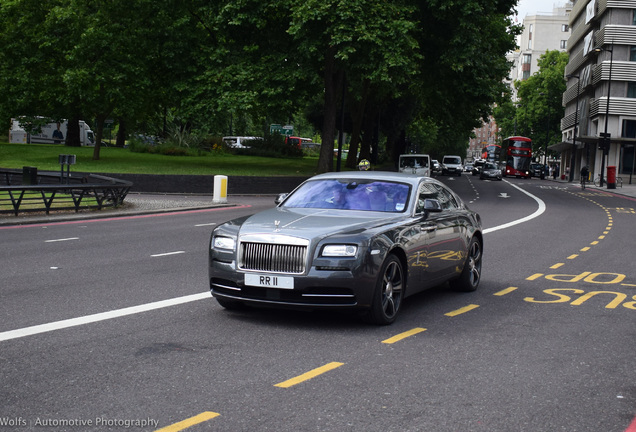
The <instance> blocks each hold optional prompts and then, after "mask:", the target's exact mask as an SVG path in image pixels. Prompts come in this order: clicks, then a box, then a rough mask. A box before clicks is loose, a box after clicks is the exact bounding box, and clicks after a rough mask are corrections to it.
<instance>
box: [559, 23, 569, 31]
mask: <svg viewBox="0 0 636 432" xmlns="http://www.w3.org/2000/svg"><path fill="white" fill-rule="evenodd" d="M561 31H562V32H568V31H570V26H569V25H567V24H561Z"/></svg>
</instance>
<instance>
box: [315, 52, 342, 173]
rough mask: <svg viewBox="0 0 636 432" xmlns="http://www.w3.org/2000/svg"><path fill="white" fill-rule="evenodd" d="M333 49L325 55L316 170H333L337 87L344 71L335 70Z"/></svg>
mask: <svg viewBox="0 0 636 432" xmlns="http://www.w3.org/2000/svg"><path fill="white" fill-rule="evenodd" d="M335 63H336V59H335V57H334V50H333V49H329V50H328V51H327V54H326V55H325V106H324V114H325V120H324V123H323V126H322V145H321V146H320V156H319V158H318V172H321V173H323V172H330V171H333V144H334V141H335V136H336V117H337V112H338V105H337V104H338V89H339V88H340V86H341V85H342V80H343V77H344V72H342V71H338V70H336V65H335Z"/></svg>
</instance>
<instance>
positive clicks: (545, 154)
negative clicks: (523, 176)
mask: <svg viewBox="0 0 636 432" xmlns="http://www.w3.org/2000/svg"><path fill="white" fill-rule="evenodd" d="M541 95H542V96H545V93H543V92H541ZM547 96H548V97H547V100H546V102H547V103H546V105H547V106H548V121H547V123H546V129H545V149H544V151H543V168H542V169H541V180H543V179H544V178H545V170H546V168H547V167H548V142H549V141H550V89H549V88H548V94H547Z"/></svg>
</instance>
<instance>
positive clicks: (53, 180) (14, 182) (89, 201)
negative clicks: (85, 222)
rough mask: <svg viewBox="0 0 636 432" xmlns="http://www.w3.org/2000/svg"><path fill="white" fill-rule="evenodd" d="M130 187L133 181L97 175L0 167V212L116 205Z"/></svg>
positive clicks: (120, 202)
mask: <svg viewBox="0 0 636 432" xmlns="http://www.w3.org/2000/svg"><path fill="white" fill-rule="evenodd" d="M131 187H132V182H129V181H125V180H118V179H115V178H112V177H106V176H101V175H96V174H86V175H77V174H70V173H69V174H66V175H65V174H64V173H63V172H62V173H55V172H42V173H38V172H37V170H36V169H35V168H31V167H24V169H22V170H12V169H0V214H7V213H13V214H15V215H16V216H18V215H19V213H20V212H46V214H49V213H50V212H51V211H58V210H66V211H68V210H75V212H78V211H80V210H85V209H86V210H88V209H97V210H101V209H103V208H104V207H118V206H120V205H122V204H123V202H124V199H125V198H126V195H128V192H129V191H130V188H131Z"/></svg>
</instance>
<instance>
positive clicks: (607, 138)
mask: <svg viewBox="0 0 636 432" xmlns="http://www.w3.org/2000/svg"><path fill="white" fill-rule="evenodd" d="M594 51H595V52H597V53H600V52H601V51H609V53H610V66H609V77H608V79H607V106H606V107H605V133H604V134H602V138H601V142H602V143H603V145H602V147H601V148H602V152H603V153H602V155H601V179H600V180H601V181H600V185H601V187H603V172H604V171H605V156H607V154H608V153H609V146H610V143H611V140H610V134H609V133H607V124H608V121H609V102H610V89H611V86H612V63H613V62H614V61H613V60H614V43H613V42H612V43H611V44H610V48H600V47H599V48H595V49H594Z"/></svg>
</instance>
